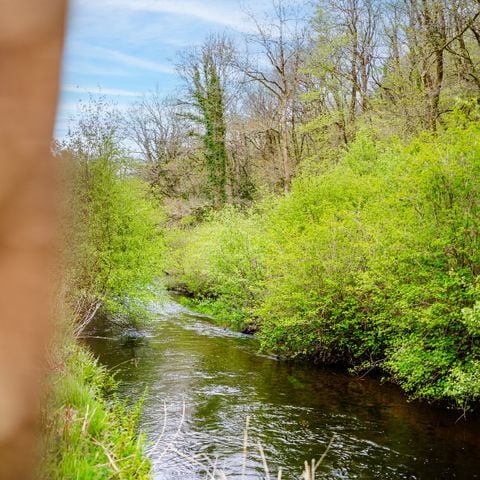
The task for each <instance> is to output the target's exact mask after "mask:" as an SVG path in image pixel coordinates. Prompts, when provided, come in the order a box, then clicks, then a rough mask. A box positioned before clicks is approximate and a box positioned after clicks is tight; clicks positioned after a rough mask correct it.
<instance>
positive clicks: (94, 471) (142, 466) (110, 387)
mask: <svg viewBox="0 0 480 480" xmlns="http://www.w3.org/2000/svg"><path fill="white" fill-rule="evenodd" d="M57 344H58V345H61V347H59V348H58V350H57V352H56V353H55V355H54V358H52V370H53V371H52V378H51V387H50V392H49V396H48V397H49V398H48V401H47V402H46V407H45V411H44V421H43V425H44V429H45V431H44V441H43V451H42V459H43V463H42V467H41V472H40V478H42V479H45V480H47V479H48V480H53V479H58V480H70V479H71V480H73V479H75V480H90V479H99V480H100V479H149V478H151V477H150V467H151V466H150V462H149V460H148V459H147V458H146V457H145V453H144V447H145V439H144V437H143V435H141V434H140V435H139V434H138V432H137V421H138V416H139V413H140V408H141V405H140V404H137V405H136V406H134V407H131V408H130V407H127V406H126V404H125V403H124V402H123V401H121V400H119V399H118V398H117V397H116V396H115V394H114V391H115V381H114V379H113V378H112V377H111V376H110V374H109V373H107V372H106V370H105V369H104V368H103V367H101V366H100V365H99V364H98V363H97V361H96V360H95V359H94V357H93V355H92V354H91V353H90V352H89V351H88V349H87V348H85V347H84V346H81V345H80V344H78V343H77V342H76V341H75V340H74V339H73V336H72V335H70V334H67V333H65V334H64V335H63V338H62V341H61V342H58V343H57Z"/></svg>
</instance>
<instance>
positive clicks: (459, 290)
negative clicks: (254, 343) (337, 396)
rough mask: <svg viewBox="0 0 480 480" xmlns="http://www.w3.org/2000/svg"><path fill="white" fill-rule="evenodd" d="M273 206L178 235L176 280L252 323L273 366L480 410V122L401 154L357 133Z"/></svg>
mask: <svg viewBox="0 0 480 480" xmlns="http://www.w3.org/2000/svg"><path fill="white" fill-rule="evenodd" d="M475 115H476V114H475ZM267 203H268V207H267V208H260V209H257V210H252V211H249V212H244V213H241V212H238V211H236V210H226V211H224V212H223V213H221V214H219V215H217V216H216V217H214V218H213V219H212V220H210V221H209V222H207V223H204V224H202V225H200V226H199V227H197V228H195V229H193V230H188V231H187V230H185V231H180V232H177V240H176V244H175V247H176V249H177V250H176V253H175V257H176V263H175V265H173V266H172V272H173V277H172V278H173V280H172V282H173V283H183V284H185V286H186V287H187V289H188V290H189V291H190V292H192V293H194V294H196V295H199V296H201V297H202V298H203V297H210V298H213V299H214V300H213V301H214V303H222V304H224V305H227V307H226V310H228V308H232V307H234V308H240V309H241V310H243V311H247V312H248V315H249V316H250V317H253V318H255V319H256V322H257V323H258V326H259V328H260V332H259V336H260V339H261V341H262V344H263V346H264V348H267V349H269V350H273V351H276V352H277V353H279V354H282V355H285V356H288V357H298V356H305V357H309V358H314V359H317V360H319V361H322V362H327V363H343V364H346V365H349V366H351V367H355V368H371V367H372V366H381V367H382V369H383V371H384V372H386V373H388V374H389V375H390V377H391V378H392V379H394V380H395V381H397V382H398V383H399V384H400V385H402V387H403V388H404V389H405V390H406V391H407V392H409V393H410V394H411V395H412V396H413V397H424V398H429V399H450V400H452V401H454V402H455V403H456V405H457V406H459V407H461V408H466V407H467V406H468V405H469V404H471V403H472V402H475V401H478V399H479V398H480V390H479V384H480V383H479V382H480V380H479V375H478V371H477V370H476V368H477V367H478V362H479V361H480V342H479V340H480V336H479V334H480V327H479V326H478V325H480V320H479V318H480V317H479V313H478V312H479V306H478V305H479V303H478V302H479V298H478V287H477V285H478V278H479V277H478V276H479V274H480V248H479V239H480V125H479V123H478V122H476V121H471V120H468V119H466V118H465V117H464V116H462V114H461V113H459V112H456V113H454V114H453V115H452V118H451V119H450V120H449V122H448V123H447V126H446V127H445V129H444V130H442V131H440V132H437V133H436V134H424V135H422V136H420V137H418V138H417V139H415V140H413V141H411V142H410V143H409V144H407V145H402V144H401V143H399V142H392V143H391V144H390V145H382V144H381V143H378V142H375V141H374V140H373V139H372V138H371V136H370V135H369V134H368V132H365V131H364V132H361V133H360V134H359V135H358V137H357V140H356V142H355V143H354V144H352V145H351V147H350V148H349V150H348V151H346V152H345V153H344V155H343V158H342V160H341V161H340V162H338V163H336V164H333V165H330V167H328V168H323V170H322V173H321V174H318V175H310V176H304V177H299V178H298V179H297V180H296V181H295V182H294V185H293V189H292V192H291V194H289V195H288V196H285V197H278V198H277V199H275V200H274V201H269V202H267Z"/></svg>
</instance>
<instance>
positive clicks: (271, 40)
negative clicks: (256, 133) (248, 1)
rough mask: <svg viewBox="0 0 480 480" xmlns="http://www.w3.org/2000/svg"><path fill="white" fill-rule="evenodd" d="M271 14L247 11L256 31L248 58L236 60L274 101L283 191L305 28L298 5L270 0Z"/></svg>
mask: <svg viewBox="0 0 480 480" xmlns="http://www.w3.org/2000/svg"><path fill="white" fill-rule="evenodd" d="M273 7H274V8H273V14H272V15H270V16H267V18H266V19H265V20H264V21H260V20H259V19H258V18H257V17H255V16H254V15H253V14H250V17H251V19H252V21H253V22H254V24H255V27H256V32H255V33H254V34H251V35H248V36H247V43H248V46H249V53H250V55H249V56H250V58H249V59H247V60H245V61H243V62H241V63H239V67H240V69H241V71H242V72H243V73H244V74H245V76H246V79H247V81H254V82H258V83H259V84H261V85H262V86H263V87H264V88H265V89H266V90H267V91H268V92H269V93H270V94H271V95H272V96H273V97H274V98H275V99H276V101H277V103H278V109H279V115H278V117H279V118H278V125H279V131H280V137H279V140H280V142H279V143H280V153H281V158H282V167H283V184H284V190H285V192H288V191H289V190H290V184H291V177H292V165H291V160H290V158H289V151H288V147H289V118H290V115H291V113H292V105H293V102H294V100H295V98H296V95H297V93H298V88H299V84H300V81H301V76H302V73H301V67H302V65H303V60H304V54H305V47H306V44H307V28H306V26H305V22H304V20H303V16H302V13H301V11H300V9H299V8H298V7H292V6H291V5H288V4H287V2H286V1H283V0H274V1H273Z"/></svg>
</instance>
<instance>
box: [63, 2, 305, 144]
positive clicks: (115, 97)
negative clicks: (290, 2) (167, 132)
mask: <svg viewBox="0 0 480 480" xmlns="http://www.w3.org/2000/svg"><path fill="white" fill-rule="evenodd" d="M298 3H301V2H300V1H299V2H298ZM271 8H272V0H243V1H242V3H240V2H239V1H238V0H71V1H70V15H69V22H68V29H67V38H66V45H65V55H64V65H63V75H62V87H61V98H60V105H59V110H58V115H57V125H56V136H57V137H59V138H62V137H63V136H64V135H65V134H66V132H67V129H68V125H69V122H70V119H71V117H72V116H73V115H75V112H76V109H77V105H78V102H79V100H86V99H88V97H89V93H93V94H94V95H95V94H99V92H101V93H102V94H103V95H105V96H106V97H107V98H108V99H110V100H112V101H113V102H115V103H116V104H117V105H118V107H119V108H120V109H124V108H127V107H128V105H130V104H131V103H133V102H135V101H136V100H138V98H139V97H141V95H142V94H144V93H147V92H149V91H153V90H156V89H157V88H158V90H159V91H160V92H161V93H165V94H171V93H173V92H174V91H175V88H176V87H177V86H178V84H179V79H178V77H177V76H176V74H175V68H174V63H175V55H176V53H177V52H178V51H180V50H182V49H185V48H188V47H190V46H193V45H197V44H200V43H201V42H202V41H203V39H204V38H205V36H206V35H208V34H209V33H212V32H224V31H226V32H229V33H231V34H232V35H234V36H235V35H238V34H239V33H240V32H249V31H252V29H253V26H252V23H251V21H249V20H248V16H247V15H246V14H245V13H244V12H245V11H252V12H254V13H255V14H257V15H260V13H261V12H265V11H268V10H269V9H271Z"/></svg>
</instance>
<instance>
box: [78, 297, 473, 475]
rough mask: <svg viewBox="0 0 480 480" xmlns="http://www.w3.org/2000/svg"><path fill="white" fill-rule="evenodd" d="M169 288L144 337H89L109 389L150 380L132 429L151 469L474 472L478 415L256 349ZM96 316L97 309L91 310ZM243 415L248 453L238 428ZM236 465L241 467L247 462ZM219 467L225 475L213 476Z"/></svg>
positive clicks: (94, 330)
mask: <svg viewBox="0 0 480 480" xmlns="http://www.w3.org/2000/svg"><path fill="white" fill-rule="evenodd" d="M177 300H178V298H176V297H175V299H174V300H170V301H169V300H168V299H167V301H166V303H165V304H164V305H158V308H156V316H155V320H154V321H152V322H151V323H149V324H148V325H145V326H144V327H142V329H141V331H140V332H139V333H141V338H139V339H137V340H135V341H128V340H127V341H126V339H125V336H124V335H122V332H121V331H119V330H118V329H117V328H115V327H114V326H112V325H111V324H109V323H108V322H105V321H99V322H95V324H93V325H91V329H90V331H89V333H88V338H86V339H85V341H86V342H88V345H89V347H90V348H91V350H92V351H93V352H94V354H95V356H96V357H97V358H99V360H100V361H101V363H102V364H103V365H105V366H107V368H109V369H112V370H115V371H116V372H117V374H116V378H117V379H118V381H119V390H118V395H119V396H120V397H121V398H126V397H128V398H130V399H132V400H134V399H136V398H141V396H142V393H143V392H144V391H145V389H147V391H148V394H147V395H146V396H145V400H144V408H143V413H142V415H141V419H140V428H141V429H142V431H144V432H145V434H146V437H147V442H148V444H149V445H155V446H156V448H149V453H150V457H151V460H152V466H153V470H154V474H153V477H154V478H160V479H178V478H185V479H200V478H207V477H209V478H210V476H209V475H208V472H209V473H212V472H213V471H214V470H215V469H216V471H217V476H218V477H221V473H220V471H223V472H224V473H225V476H226V478H237V477H240V476H241V474H242V471H244V470H245V478H246V479H249V480H253V479H258V478H266V476H267V475H266V474H265V470H264V462H263V460H262V457H261V455H260V453H259V447H258V445H259V444H260V445H261V446H262V450H263V453H264V456H265V459H266V462H267V464H268V466H269V470H270V476H271V478H277V474H278V470H279V469H280V467H282V471H283V476H282V478H285V479H287V478H297V477H298V476H299V474H300V473H301V471H302V470H303V468H304V461H305V460H311V459H312V458H315V459H317V460H318V459H320V458H321V457H322V455H323V454H324V453H325V450H326V448H327V446H328V445H329V443H330V442H331V441H332V446H331V449H330V450H329V452H328V453H327V455H326V456H325V458H324V460H323V463H322V466H321V468H320V469H319V471H318V473H317V475H316V478H317V477H321V478H323V477H326V478H369V479H372V480H373V479H382V480H397V479H398V478H411V479H416V480H430V479H432V478H474V475H476V474H477V473H478V471H479V468H480V459H479V458H478V455H477V452H478V444H479V441H480V435H479V432H480V428H479V419H478V418H476V417H475V416H473V415H470V414H469V415H467V420H468V421H463V420H460V421H456V420H458V417H459V413H458V412H453V411H446V410H445V409H442V408H437V407H435V406H430V405H427V404H425V403H420V402H407V399H406V396H405V395H404V394H403V393H402V392H401V390H400V389H399V388H398V387H396V386H395V385H391V384H383V383H381V382H379V381H378V379H374V378H369V377H364V378H360V377H359V376H351V375H347V374H344V373H342V372H341V371H340V370H339V369H332V368H319V367H317V368H312V366H311V365H308V364H307V363H306V362H282V361H278V360H277V359H276V358H275V357H273V356H270V355H264V354H260V353H259V352H258V340H257V339H256V338H255V337H253V336H251V335H242V334H240V333H236V332H234V331H231V330H228V329H225V328H220V327H219V326H217V325H216V324H215V323H213V322H211V321H210V319H209V318H206V317H205V316H204V315H202V314H199V313H197V312H196V311H195V310H191V309H188V308H184V307H182V306H180V305H178V303H177ZM99 320H101V319H99ZM247 418H249V425H250V427H249V435H248V448H247V452H246V453H247V454H246V458H245V454H244V433H245V425H246V421H247ZM244 466H245V469H244ZM222 478H223V477H222Z"/></svg>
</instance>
